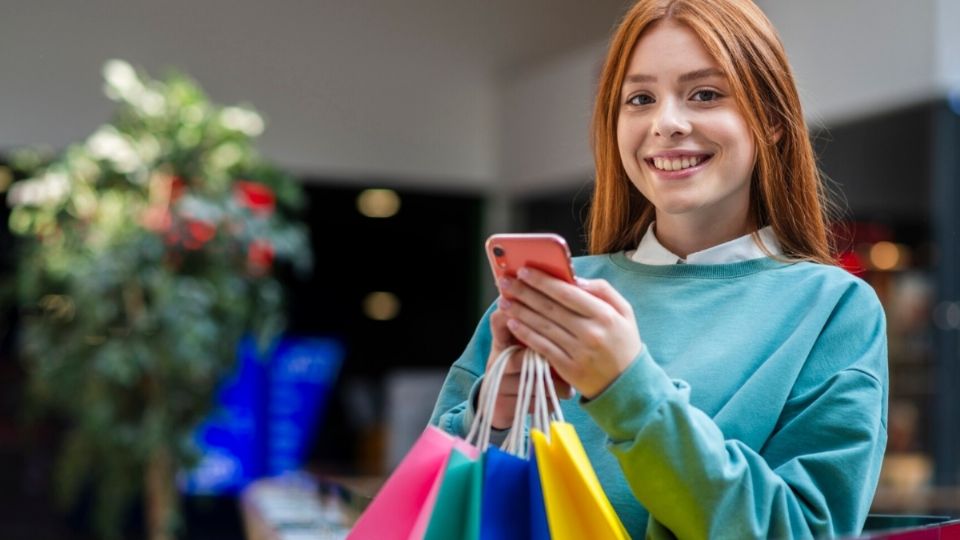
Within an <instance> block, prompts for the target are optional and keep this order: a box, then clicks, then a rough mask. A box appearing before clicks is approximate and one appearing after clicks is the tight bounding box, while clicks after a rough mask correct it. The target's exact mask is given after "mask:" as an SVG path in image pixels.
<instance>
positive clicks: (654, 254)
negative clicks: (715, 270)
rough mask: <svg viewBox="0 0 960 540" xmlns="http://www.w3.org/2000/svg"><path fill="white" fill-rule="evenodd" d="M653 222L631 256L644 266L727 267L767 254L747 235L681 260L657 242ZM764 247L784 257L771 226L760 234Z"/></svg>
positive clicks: (750, 235)
mask: <svg viewBox="0 0 960 540" xmlns="http://www.w3.org/2000/svg"><path fill="white" fill-rule="evenodd" d="M653 225H654V224H653V223H651V224H650V226H649V227H647V232H646V233H645V234H644V235H643V238H641V239H640V245H639V246H637V250H636V251H634V252H633V253H632V254H628V255H629V257H630V258H631V259H632V260H634V261H636V262H638V263H643V264H650V265H662V264H682V263H686V264H728V263H734V262H739V261H749V260H751V259H762V258H764V257H767V254H766V253H764V252H763V250H761V249H760V246H759V245H758V244H757V243H756V242H755V241H754V240H753V235H752V234H745V235H743V236H741V237H739V238H734V239H733V240H730V241H729V242H724V243H722V244H718V245H716V246H713V247H709V248H707V249H704V250H701V251H697V252H694V253H691V254H690V255H687V258H686V259H681V258H680V257H679V256H677V255H676V254H674V253H672V252H671V251H670V250H669V249H667V248H665V247H663V244H661V243H660V241H659V240H657V236H656V234H654V232H653ZM757 233H758V234H759V236H760V240H761V241H762V242H763V245H764V246H765V247H766V248H767V250H768V251H770V253H771V254H773V255H783V250H782V249H780V242H778V241H777V237H776V235H774V234H773V228H772V227H770V226H769V225H768V226H766V227H764V228H762V229H760V230H759V231H757Z"/></svg>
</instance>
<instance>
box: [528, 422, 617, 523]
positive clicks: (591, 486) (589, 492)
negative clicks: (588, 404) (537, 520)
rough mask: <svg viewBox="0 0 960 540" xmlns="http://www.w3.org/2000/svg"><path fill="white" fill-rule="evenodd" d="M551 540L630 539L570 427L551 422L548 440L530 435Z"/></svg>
mask: <svg viewBox="0 0 960 540" xmlns="http://www.w3.org/2000/svg"><path fill="white" fill-rule="evenodd" d="M530 437H531V439H532V440H533V447H534V452H535V453H536V456H537V466H538V467H539V469H540V483H541V486H542V488H543V502H544V506H545V507H546V509H547V523H548V524H549V526H550V537H551V538H552V539H553V540H566V539H570V540H579V539H581V538H615V539H624V538H630V535H629V534H627V530H626V529H625V528H624V527H623V523H621V522H620V518H619V517H618V516H617V513H616V512H615V511H614V509H613V506H612V505H611V504H610V501H609V500H608V499H607V496H606V494H605V493H604V492H603V488H602V487H601V486H600V480H599V479H598V478H597V473H595V472H594V470H593V466H592V465H591V464H590V460H589V459H588V458H587V453H586V452H585V451H584V449H583V444H581V443H580V438H579V437H577V432H576V431H574V429H573V426H572V425H571V424H568V423H566V422H551V423H550V437H549V438H548V437H547V436H546V434H544V433H543V432H542V431H540V430H537V429H532V430H531V431H530Z"/></svg>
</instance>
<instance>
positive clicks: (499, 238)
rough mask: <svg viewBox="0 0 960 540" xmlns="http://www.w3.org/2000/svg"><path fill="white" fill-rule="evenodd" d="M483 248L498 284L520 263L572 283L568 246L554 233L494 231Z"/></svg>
mask: <svg viewBox="0 0 960 540" xmlns="http://www.w3.org/2000/svg"><path fill="white" fill-rule="evenodd" d="M486 251H487V258H488V259H489V260H490V268H491V269H492V270H493V276H494V278H495V279H496V282H497V283H498V284H499V283H500V278H502V277H504V276H509V277H516V276H517V271H519V270H520V269H521V268H523V267H524V266H527V267H530V268H536V269H537V270H540V271H542V272H546V273H548V274H550V275H552V276H554V277H556V278H558V279H562V280H564V281H566V282H567V283H572V284H575V283H576V278H574V276H573V261H572V260H571V258H570V248H569V247H568V246H567V241H566V240H564V239H563V237H562V236H560V235H558V234H553V233H523V234H495V235H493V236H491V237H490V238H488V239H487V243H486ZM500 294H503V291H501V292H500ZM504 296H506V295H504Z"/></svg>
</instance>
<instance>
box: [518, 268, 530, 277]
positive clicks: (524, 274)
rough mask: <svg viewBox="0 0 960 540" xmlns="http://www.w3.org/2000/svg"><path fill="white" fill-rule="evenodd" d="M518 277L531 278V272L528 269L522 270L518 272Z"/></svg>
mask: <svg viewBox="0 0 960 540" xmlns="http://www.w3.org/2000/svg"><path fill="white" fill-rule="evenodd" d="M517 277H518V278H520V279H524V278H528V277H530V271H529V270H527V269H526V268H521V269H520V270H517Z"/></svg>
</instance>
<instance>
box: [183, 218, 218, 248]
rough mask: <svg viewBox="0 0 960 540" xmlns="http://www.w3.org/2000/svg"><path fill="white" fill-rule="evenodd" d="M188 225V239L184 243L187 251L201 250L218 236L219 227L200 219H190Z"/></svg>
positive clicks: (187, 221)
mask: <svg viewBox="0 0 960 540" xmlns="http://www.w3.org/2000/svg"><path fill="white" fill-rule="evenodd" d="M186 223H187V238H186V239H185V240H184V242H183V247H185V248H187V249H200V248H201V247H203V245H204V244H206V243H207V242H209V241H210V240H213V237H214V235H216V234H217V227H216V226H215V225H214V224H213V223H208V222H206V221H200V220H199V219H188V220H186Z"/></svg>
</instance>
